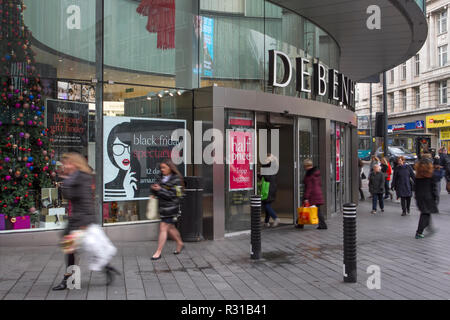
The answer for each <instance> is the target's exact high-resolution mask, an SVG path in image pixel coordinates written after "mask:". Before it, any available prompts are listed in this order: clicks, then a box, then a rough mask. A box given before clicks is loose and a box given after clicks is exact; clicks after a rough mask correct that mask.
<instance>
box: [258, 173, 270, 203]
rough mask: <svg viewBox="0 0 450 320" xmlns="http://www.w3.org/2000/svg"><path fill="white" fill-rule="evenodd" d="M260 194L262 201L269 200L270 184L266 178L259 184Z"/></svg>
mask: <svg viewBox="0 0 450 320" xmlns="http://www.w3.org/2000/svg"><path fill="white" fill-rule="evenodd" d="M258 189H259V190H258V191H259V192H258V193H259V195H261V201H264V200H267V199H268V198H269V190H270V182H268V181H266V180H265V179H264V178H262V179H261V182H260V183H258Z"/></svg>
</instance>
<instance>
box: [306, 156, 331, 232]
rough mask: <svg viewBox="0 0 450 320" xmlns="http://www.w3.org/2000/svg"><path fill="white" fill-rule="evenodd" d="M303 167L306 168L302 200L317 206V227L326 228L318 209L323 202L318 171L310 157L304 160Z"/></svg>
mask: <svg viewBox="0 0 450 320" xmlns="http://www.w3.org/2000/svg"><path fill="white" fill-rule="evenodd" d="M303 167H304V168H305V170H306V174H305V178H304V179H303V184H304V186H305V192H304V194H303V202H304V203H309V205H314V206H316V207H318V216H319V227H318V228H317V229H319V230H321V229H328V227H327V224H326V223H325V219H324V216H323V214H322V213H321V211H320V206H321V205H322V204H324V201H323V194H322V181H321V180H322V179H321V177H320V171H319V169H318V168H317V167H314V166H313V162H312V160H311V159H306V160H304V161H303Z"/></svg>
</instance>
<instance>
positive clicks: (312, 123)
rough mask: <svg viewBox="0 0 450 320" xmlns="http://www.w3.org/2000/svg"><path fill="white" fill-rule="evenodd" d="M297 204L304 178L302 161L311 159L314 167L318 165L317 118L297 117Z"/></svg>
mask: <svg viewBox="0 0 450 320" xmlns="http://www.w3.org/2000/svg"><path fill="white" fill-rule="evenodd" d="M297 128H298V151H297V152H298V160H297V163H298V166H297V168H298V174H297V176H298V182H297V184H298V206H300V205H301V204H302V201H303V193H304V184H303V179H304V178H305V174H306V171H305V168H304V166H303V161H304V160H306V159H311V160H312V162H313V165H314V166H315V167H318V166H319V121H318V120H317V119H309V118H298V120H297Z"/></svg>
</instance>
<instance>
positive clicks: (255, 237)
mask: <svg viewBox="0 0 450 320" xmlns="http://www.w3.org/2000/svg"><path fill="white" fill-rule="evenodd" d="M250 203H251V225H250V228H251V236H250V237H251V245H252V254H251V259H253V260H258V259H260V258H261V196H257V195H255V196H252V197H251V201H250Z"/></svg>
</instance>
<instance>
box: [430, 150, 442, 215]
mask: <svg viewBox="0 0 450 320" xmlns="http://www.w3.org/2000/svg"><path fill="white" fill-rule="evenodd" d="M433 168H434V170H433V188H434V193H435V194H436V206H438V207H439V201H440V198H441V181H442V178H443V177H444V173H443V172H442V167H441V162H440V159H439V156H436V157H435V158H434V161H433Z"/></svg>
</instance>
